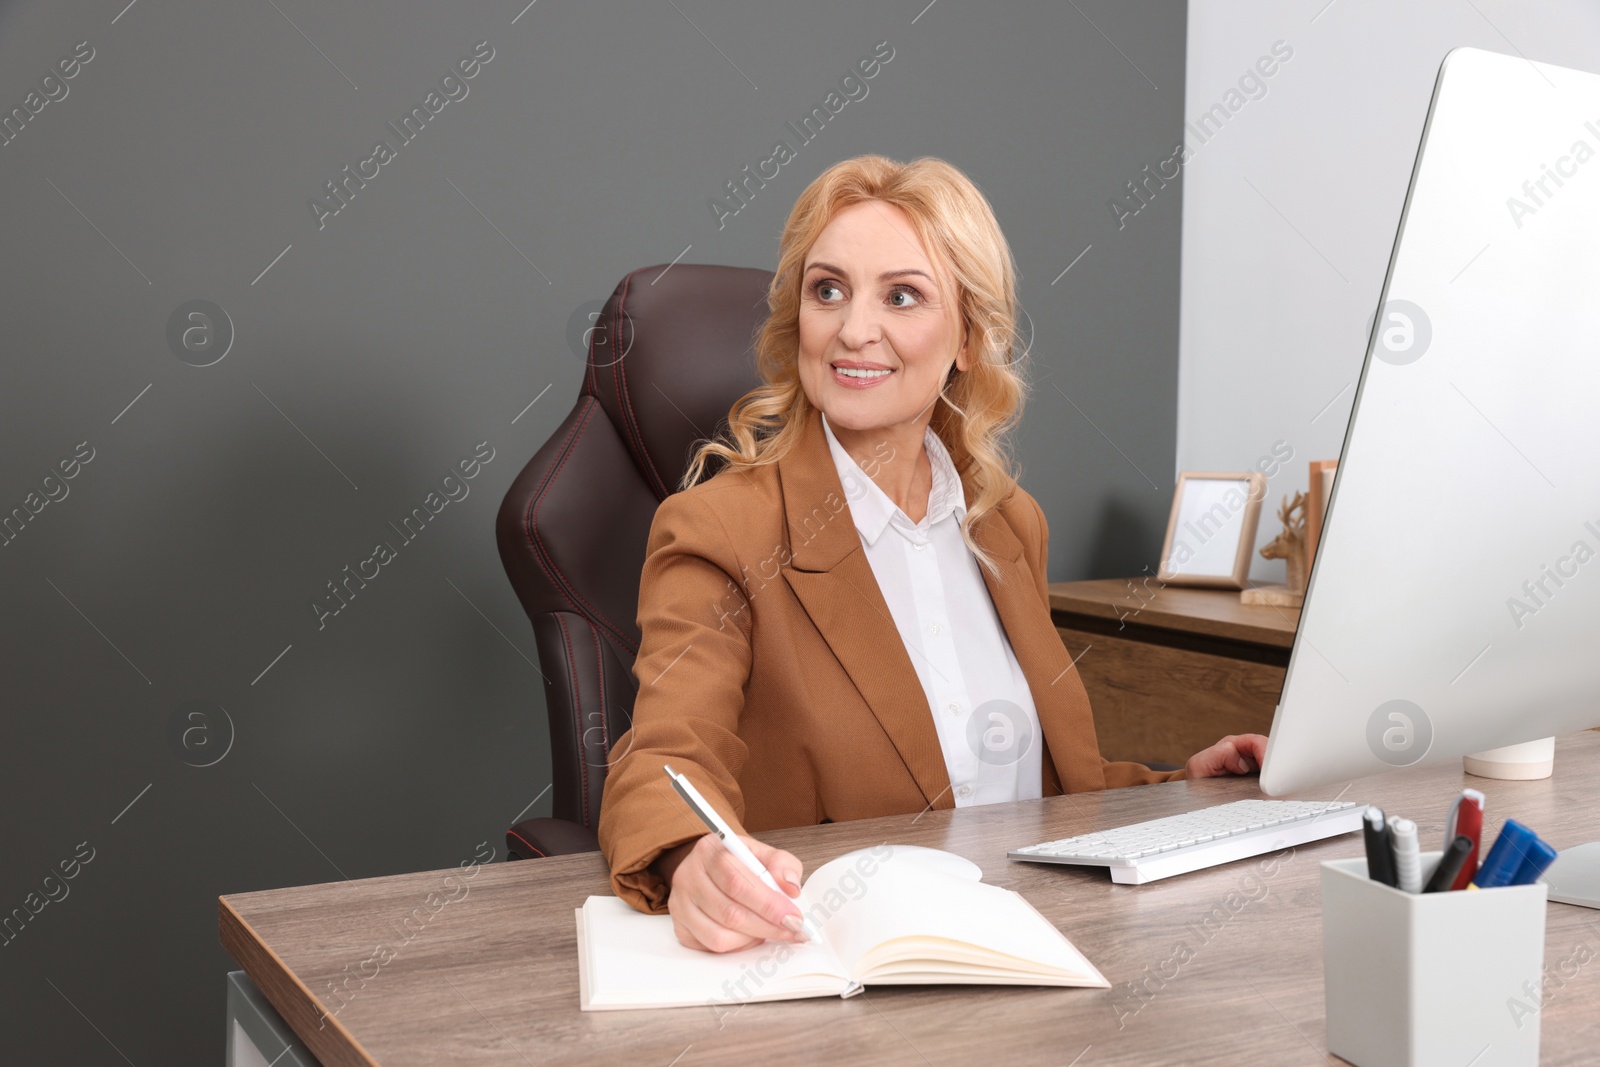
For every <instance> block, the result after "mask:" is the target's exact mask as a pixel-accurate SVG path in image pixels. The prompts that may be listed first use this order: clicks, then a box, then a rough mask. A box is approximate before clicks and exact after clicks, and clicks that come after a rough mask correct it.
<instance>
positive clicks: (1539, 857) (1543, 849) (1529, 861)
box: [1510, 837, 1556, 885]
mask: <svg viewBox="0 0 1600 1067" xmlns="http://www.w3.org/2000/svg"><path fill="white" fill-rule="evenodd" d="M1555 861H1556V850H1555V849H1553V848H1551V847H1550V846H1549V845H1548V844H1546V843H1545V842H1544V840H1543V839H1542V838H1537V837H1536V838H1534V839H1533V847H1532V848H1530V849H1529V850H1528V855H1527V856H1526V857H1524V859H1523V861H1522V866H1520V867H1518V868H1517V873H1516V874H1515V875H1514V876H1513V877H1512V879H1511V882H1510V884H1511V885H1532V884H1533V883H1535V882H1537V881H1538V880H1539V876H1540V875H1541V874H1543V873H1544V872H1545V869H1546V868H1548V867H1549V866H1550V865H1551V864H1552V863H1554V862H1555Z"/></svg>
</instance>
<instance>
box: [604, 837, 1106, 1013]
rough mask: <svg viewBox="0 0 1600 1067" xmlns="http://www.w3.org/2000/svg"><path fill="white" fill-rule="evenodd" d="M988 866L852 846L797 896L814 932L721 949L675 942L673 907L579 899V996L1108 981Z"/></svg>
mask: <svg viewBox="0 0 1600 1067" xmlns="http://www.w3.org/2000/svg"><path fill="white" fill-rule="evenodd" d="M982 877H983V872H982V871H981V870H979V869H978V867H977V865H976V864H973V863H971V862H969V861H967V860H965V859H963V858H961V857H960V856H956V855H952V854H951V853H949V852H941V851H939V850H937V849H931V848H922V847H920V846H916V845H887V844H886V845H877V846H874V847H873V848H870V849H861V850H860V851H857V852H850V853H846V854H845V855H843V856H840V857H839V858H838V859H836V860H833V861H831V862H829V863H825V864H823V865H822V866H821V867H818V868H817V869H816V870H815V871H813V872H812V874H811V877H809V878H807V879H806V880H805V884H804V886H802V888H801V894H800V897H799V899H798V901H797V902H796V903H797V904H798V905H799V907H800V908H801V910H802V911H803V912H805V914H807V915H809V916H811V918H812V919H813V920H814V921H815V922H816V923H817V925H818V926H819V927H820V929H821V930H822V938H821V939H820V940H819V941H816V942H811V943H806V944H799V945H797V944H793V943H791V942H785V941H767V942H763V943H762V944H759V945H754V946H752V947H750V948H747V949H743V950H741V951H739V952H728V953H720V954H717V953H710V952H700V951H697V950H695V949H690V948H685V947H684V946H682V945H680V944H679V943H678V939H677V936H676V935H675V934H674V933H673V931H672V919H671V917H670V916H667V915H645V914H643V913H641V912H638V911H635V910H634V909H633V908H631V907H629V906H628V905H627V904H626V903H624V902H623V901H621V900H619V899H617V898H616V897H598V896H596V897H590V898H589V899H588V900H586V901H584V904H583V907H581V908H578V909H577V921H578V988H579V1001H580V1004H581V1006H582V1008H583V1010H584V1011H606V1010H614V1009H623V1008H674V1007H691V1006H692V1007H704V1006H711V1007H716V1006H718V1005H731V1004H743V1003H746V1002H751V1001H762V1000H796V999H799V998H801V997H825V996H851V995H853V994H855V993H858V992H860V991H861V988H862V986H864V985H868V984H872V985H877V984H884V985H927V984H934V983H965V984H974V985H1053V986H1099V987H1102V988H1107V987H1109V986H1110V984H1111V983H1109V982H1107V981H1106V980H1105V978H1104V977H1103V976H1102V975H1101V974H1100V972H1099V971H1098V970H1096V969H1095V967H1094V965H1093V964H1092V963H1090V962H1089V961H1088V960H1087V959H1086V958H1084V955H1083V953H1081V952H1079V951H1078V950H1077V949H1076V948H1074V947H1073V946H1072V942H1070V941H1068V940H1067V939H1066V938H1065V937H1063V936H1062V934H1061V932H1060V931H1059V930H1057V929H1056V928H1055V927H1054V926H1053V925H1051V923H1050V922H1049V921H1048V920H1047V919H1045V917H1044V916H1042V915H1040V914H1039V913H1038V912H1037V911H1035V910H1034V909H1033V906H1032V905H1030V904H1029V903H1028V902H1027V901H1026V900H1024V899H1023V898H1022V897H1021V896H1019V895H1018V894H1016V893H1013V892H1012V891H1011V890H1009V889H1001V888H999V887H998V886H992V885H985V884H984V883H983V882H982V881H981V879H982Z"/></svg>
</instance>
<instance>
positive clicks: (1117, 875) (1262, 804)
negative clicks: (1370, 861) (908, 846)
mask: <svg viewBox="0 0 1600 1067" xmlns="http://www.w3.org/2000/svg"><path fill="white" fill-rule="evenodd" d="M1366 810H1367V806H1366V805H1365V804H1357V803H1354V802H1352V801H1348V800H1235V801H1234V802H1233V803H1231V804H1219V805H1217V806H1216V807H1214V808H1201V809H1200V810H1199V811H1191V812H1187V813H1185V814H1183V815H1169V816H1168V817H1167V818H1165V819H1151V820H1150V821H1149V822H1136V823H1132V824H1130V825H1128V826H1117V827H1113V828H1112V829H1110V830H1100V831H1098V832H1096V833H1092V834H1083V835H1081V836H1079V837H1066V838H1062V839H1061V840H1060V841H1046V842H1044V843H1043V844H1039V845H1029V846H1028V847H1027V848H1017V849H1012V850H1011V851H1010V852H1008V853H1006V855H1008V856H1010V857H1011V858H1012V859H1014V860H1029V861H1032V862H1034V863H1069V864H1073V865H1076V866H1083V867H1106V868H1109V869H1110V871H1111V880H1112V881H1113V882H1121V883H1123V884H1124V885H1140V884H1142V883H1144V882H1153V881H1155V880H1156V879H1158V878H1170V877H1172V876H1173V875H1175V874H1188V873H1189V872H1190V871H1198V870H1200V869H1201V868H1203V867H1215V866H1216V865H1217V864H1219V863H1228V862H1230V861H1232V860H1242V859H1245V858H1247V857H1249V856H1259V855H1261V854H1262V853H1263V852H1276V851H1278V850H1279V849H1284V848H1288V847H1290V846H1291V845H1303V844H1305V843H1306V842H1308V841H1320V840H1322V839H1323V838H1325V837H1337V836H1338V835H1339V834H1347V833H1349V832H1350V831H1352V830H1359V829H1361V816H1362V814H1363V813H1364V812H1365V811H1366Z"/></svg>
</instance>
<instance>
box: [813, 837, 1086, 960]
mask: <svg viewBox="0 0 1600 1067" xmlns="http://www.w3.org/2000/svg"><path fill="white" fill-rule="evenodd" d="M818 873H821V871H820V869H819V872H818ZM864 881H865V883H866V888H865V889H864V891H862V892H861V894H860V897H859V899H856V900H852V901H850V902H848V903H847V904H846V905H845V906H844V907H842V908H839V909H838V910H837V911H836V912H835V913H834V914H833V915H831V916H830V917H829V919H828V921H827V924H826V925H825V926H824V927H823V932H824V934H825V935H826V936H827V938H828V940H829V942H830V943H831V944H832V946H833V948H834V951H835V952H837V953H838V956H839V959H840V960H842V961H844V962H845V963H846V964H847V965H849V966H850V968H851V972H852V975H853V977H855V978H856V979H858V980H860V981H863V982H867V983H869V984H870V982H871V978H870V977H869V976H868V975H867V974H864V973H862V971H863V968H862V966H861V963H862V962H863V961H864V959H865V958H866V957H868V956H869V954H872V955H876V956H880V957H881V956H882V955H883V953H881V952H880V953H873V951H872V950H873V949H875V948H877V947H878V946H880V945H882V944H884V943H885V942H889V941H895V940H897V939H902V938H916V939H918V941H919V942H921V943H919V944H918V945H917V946H915V947H914V948H908V950H907V951H909V954H911V955H913V956H915V957H918V958H922V959H927V958H928V957H930V955H931V956H934V957H937V956H939V955H941V952H940V946H939V945H938V944H937V943H936V942H937V940H940V939H942V940H944V941H947V942H950V941H953V942H958V943H960V944H959V945H951V946H948V951H949V954H950V955H951V956H952V958H953V959H955V960H961V961H963V962H968V963H970V962H972V961H973V960H974V959H976V958H985V957H987V956H988V955H989V954H990V953H999V954H1000V955H1001V956H1004V957H1010V959H1003V960H996V961H994V962H996V963H1001V964H1006V965H1008V966H1015V967H1017V968H1018V969H1030V968H1043V969H1044V970H1046V971H1056V972H1063V973H1066V974H1071V975H1076V976H1080V977H1082V978H1083V979H1084V980H1085V981H1086V983H1089V984H1095V985H1101V984H1105V980H1104V978H1102V977H1101V976H1100V974H1099V972H1098V971H1097V970H1096V969H1095V967H1094V965H1093V964H1091V963H1090V962H1089V960H1088V959H1087V958H1086V957H1085V956H1084V955H1083V953H1081V952H1079V951H1078V950H1077V949H1076V948H1074V947H1073V946H1072V944H1071V943H1070V942H1069V941H1068V940H1067V939H1066V938H1065V937H1064V936H1062V934H1061V932H1060V931H1059V930H1057V929H1056V928H1055V926H1054V925H1052V924H1051V923H1050V922H1049V921H1048V920H1046V919H1045V918H1044V917H1043V916H1042V915H1040V914H1039V913H1038V912H1037V911H1035V910H1034V909H1033V908H1032V907H1031V906H1030V905H1029V904H1028V903H1027V901H1025V900H1024V899H1023V898H1021V897H1020V896H1018V895H1017V894H1015V893H1013V892H1011V891H1010V890H1006V889H1000V888H999V887H997V886H992V885H985V884H984V883H982V882H977V881H973V880H971V879H970V878H965V877H961V876H959V875H952V874H950V873H947V872H945V871H941V870H937V869H933V868H931V867H929V866H927V865H925V864H920V863H917V862H909V863H897V862H895V861H893V860H891V861H889V862H887V863H883V864H880V865H879V867H878V869H877V871H876V872H875V873H874V874H873V875H872V877H870V878H868V879H865V880H864ZM929 939H934V943H928V942H929ZM965 946H977V947H979V948H981V949H983V950H986V951H985V952H983V953H980V954H977V955H976V956H975V954H974V953H973V952H972V951H971V950H970V949H968V948H966V947H965ZM890 954H891V955H892V954H893V953H890ZM868 962H870V961H868ZM866 969H867V970H870V967H869V968H866Z"/></svg>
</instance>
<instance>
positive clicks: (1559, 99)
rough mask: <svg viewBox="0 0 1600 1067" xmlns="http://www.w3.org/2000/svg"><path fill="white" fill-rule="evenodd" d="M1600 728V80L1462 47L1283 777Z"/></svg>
mask: <svg viewBox="0 0 1600 1067" xmlns="http://www.w3.org/2000/svg"><path fill="white" fill-rule="evenodd" d="M1596 725H1600V76H1597V75H1595V74H1590V73H1585V72H1582V71H1576V70H1569V69H1566V68H1562V67H1554V66H1549V65H1547V64H1542V63H1532V62H1529V61H1528V60H1526V59H1523V58H1520V57H1518V56H1505V55H1498V54H1495V53H1492V52H1485V51H1480V50H1478V49H1473V48H1459V49H1456V50H1455V51H1453V52H1451V53H1450V54H1449V55H1448V56H1446V57H1445V61H1444V64H1443V65H1442V66H1441V67H1440V70H1439V79H1438V82H1437V84H1436V86H1435V89H1434V95H1433V101H1432V103H1431V105H1430V107H1429V111H1428V120H1427V124H1426V127H1425V128H1424V131H1423V136H1422V145H1421V148H1420V149H1419V151H1418V153H1417V161H1416V166H1415V169H1414V170H1413V173H1412V178H1411V187H1410V190H1409V191H1408V192H1407V194H1406V203H1405V209H1404V212H1403V213H1402V215H1401V220H1400V228H1399V233H1398V234H1397V236H1396V238H1395V245H1394V252H1393V254H1392V256H1391V258H1390V261H1389V272H1388V276H1387V278H1386V279H1385V280H1384V286H1383V295H1382V302H1381V304H1380V306H1379V310H1378V314H1377V316H1376V318H1375V320H1374V324H1373V330H1372V336H1371V338H1370V340H1369V342H1368V348H1367V357H1366V362H1365V364H1364V366H1363V368H1362V371H1361V379H1360V383H1359V385H1358V387H1357V392H1356V399H1355V406H1354V409H1353V411H1352V413H1351V417H1350V425H1349V428H1348V430H1347V431H1346V434H1345V441H1344V448H1343V452H1342V454H1341V457H1340V462H1339V467H1338V472H1337V475H1336V477H1335V481H1334V488H1333V497H1332V500H1331V503H1330V505H1329V510H1328V514H1327V518H1326V524H1325V526H1324V529H1323V532H1322V535H1321V541H1320V544H1319V546H1318V548H1317V554H1316V559H1315V561H1314V566H1313V568H1312V573H1311V580H1310V585H1309V587H1308V589H1307V592H1306V600H1305V607H1304V610H1303V612H1302V615H1301V619H1300V626H1299V629H1298V632H1297V633H1296V634H1295V641H1294V649H1293V651H1292V653H1291V655H1290V658H1289V669H1288V674H1287V676H1286V678H1285V680H1284V686H1283V692H1282V696H1281V698H1280V701H1279V704H1278V708H1277V712H1276V714H1275V716H1274V718H1273V724H1272V732H1271V740H1270V743H1269V745H1268V747H1267V754H1266V760H1265V764H1264V766H1263V767H1262V772H1261V788H1262V790H1263V791H1264V792H1266V793H1268V794H1270V795H1279V794H1282V793H1286V792H1290V791H1293V790H1298V789H1304V788H1308V787H1312V786H1318V785H1324V784H1328V783H1332V782H1336V781H1343V780H1347V779H1350V778H1354V777H1358V776H1362V775H1367V774H1372V773H1375V772H1378V771H1382V770H1384V769H1385V768H1393V767H1403V766H1409V765H1412V764H1418V763H1423V762H1433V761H1438V760H1445V759H1455V758H1459V757H1461V756H1463V755H1466V754H1469V753H1473V752H1478V751H1482V750H1485V749H1491V748H1496V747H1500V746H1504V745H1510V744H1514V743H1518V742H1523V741H1529V740H1534V739H1538V738H1542V737H1548V736H1551V735H1555V734H1560V733H1564V732H1569V731H1572V730H1577V729H1582V728H1585V727H1590V726H1596Z"/></svg>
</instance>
